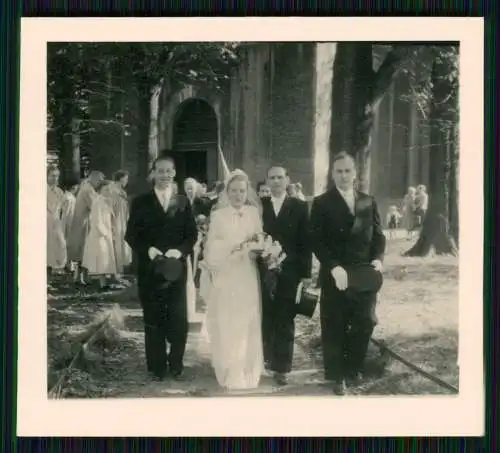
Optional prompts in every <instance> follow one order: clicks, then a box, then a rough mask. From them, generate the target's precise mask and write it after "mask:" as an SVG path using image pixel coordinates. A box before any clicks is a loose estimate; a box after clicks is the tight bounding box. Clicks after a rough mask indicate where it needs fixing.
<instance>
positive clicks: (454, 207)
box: [449, 122, 460, 246]
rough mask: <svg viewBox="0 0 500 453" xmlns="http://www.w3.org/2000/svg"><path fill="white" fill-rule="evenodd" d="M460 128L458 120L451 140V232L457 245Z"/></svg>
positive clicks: (458, 232)
mask: <svg viewBox="0 0 500 453" xmlns="http://www.w3.org/2000/svg"><path fill="white" fill-rule="evenodd" d="M458 139H459V130H458V122H457V124H455V125H454V128H453V135H452V142H451V147H452V148H451V171H450V200H449V203H450V206H449V213H450V233H451V235H452V237H453V239H454V240H455V243H456V244H457V246H458V245H459V234H460V231H459V220H460V218H459V207H458V200H459V195H458V193H459V191H458V181H459V179H458V175H459V158H458V149H459V145H458V143H459V140H458Z"/></svg>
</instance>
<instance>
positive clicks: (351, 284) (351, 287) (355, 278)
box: [344, 264, 384, 296]
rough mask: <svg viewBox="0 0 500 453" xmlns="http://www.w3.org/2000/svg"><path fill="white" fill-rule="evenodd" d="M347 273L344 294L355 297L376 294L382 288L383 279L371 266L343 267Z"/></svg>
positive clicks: (355, 265)
mask: <svg viewBox="0 0 500 453" xmlns="http://www.w3.org/2000/svg"><path fill="white" fill-rule="evenodd" d="M344 269H345V271H346V272H347V289H346V293H347V294H348V295H349V293H350V295H353V296H355V295H356V294H360V293H372V294H373V293H377V292H379V291H380V288H382V283H383V281H384V278H383V277H382V273H381V272H379V271H377V270H376V269H375V268H374V267H373V266H372V265H371V264H352V265H347V266H344Z"/></svg>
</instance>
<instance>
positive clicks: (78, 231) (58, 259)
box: [47, 165, 132, 289]
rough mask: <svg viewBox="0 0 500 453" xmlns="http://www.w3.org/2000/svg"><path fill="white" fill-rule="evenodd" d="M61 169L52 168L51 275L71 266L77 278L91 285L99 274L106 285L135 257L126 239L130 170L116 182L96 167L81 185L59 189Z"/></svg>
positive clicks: (116, 176)
mask: <svg viewBox="0 0 500 453" xmlns="http://www.w3.org/2000/svg"><path fill="white" fill-rule="evenodd" d="M59 176H60V171H59V169H58V168H57V167H56V166H54V165H51V166H49V168H48V170H47V273H48V275H51V274H52V273H53V271H54V270H64V269H65V270H67V271H70V272H72V273H73V278H74V282H75V283H77V284H80V285H86V284H88V278H89V275H96V276H98V277H99V283H100V287H101V288H102V289H107V288H108V287H109V285H110V283H112V282H113V281H115V282H117V283H124V282H123V280H122V279H121V275H122V274H123V273H124V271H125V269H126V267H127V266H128V265H130V263H131V261H132V253H131V250H130V248H129V246H128V245H127V243H126V242H125V240H124V235H125V228H126V224H127V219H128V214H129V211H128V209H129V206H128V199H127V193H126V191H125V187H126V186H127V183H128V173H127V172H126V171H123V170H119V171H117V172H116V173H115V174H114V175H113V178H112V180H106V179H105V176H104V174H103V173H101V172H99V171H92V172H90V173H89V175H88V176H87V177H86V178H85V179H83V180H82V181H81V183H70V184H68V185H67V186H66V187H64V188H63V189H61V188H60V187H59Z"/></svg>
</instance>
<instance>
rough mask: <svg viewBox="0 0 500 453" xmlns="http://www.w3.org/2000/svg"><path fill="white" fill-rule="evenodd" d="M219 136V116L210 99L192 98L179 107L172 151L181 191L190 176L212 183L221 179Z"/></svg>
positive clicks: (174, 127) (175, 121)
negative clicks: (218, 176)
mask: <svg viewBox="0 0 500 453" xmlns="http://www.w3.org/2000/svg"><path fill="white" fill-rule="evenodd" d="M217 137H218V133H217V116H216V114H215V111H214V109H213V108H212V107H211V106H210V104H209V103H208V102H206V101H204V100H202V99H189V100H187V101H185V102H184V103H182V104H181V105H180V106H179V107H178V109H177V112H176V115H175V120H174V126H173V137H172V139H173V140H172V150H171V154H172V157H173V158H174V160H175V164H176V169H177V176H176V180H177V184H178V185H179V189H180V190H181V191H182V190H183V185H184V180H185V179H186V178H189V177H191V178H195V179H196V180H197V181H199V182H204V183H208V184H210V183H212V182H214V181H215V180H216V179H217Z"/></svg>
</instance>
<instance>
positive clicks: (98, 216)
mask: <svg viewBox="0 0 500 453" xmlns="http://www.w3.org/2000/svg"><path fill="white" fill-rule="evenodd" d="M98 190H99V193H98V195H97V196H96V197H95V198H94V200H93V201H92V208H91V210H90V217H89V235H88V237H87V240H86V241H85V248H84V252H83V260H82V265H83V267H84V268H85V269H87V271H88V272H89V274H92V275H97V276H99V283H100V288H101V289H106V288H107V286H108V285H107V281H106V278H107V277H108V276H111V275H115V274H116V271H117V269H116V253H115V247H114V241H113V236H114V234H113V224H114V222H113V217H114V209H113V205H114V201H113V195H112V190H111V184H110V181H105V182H103V183H102V184H101V186H100V188H99V189H98Z"/></svg>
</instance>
